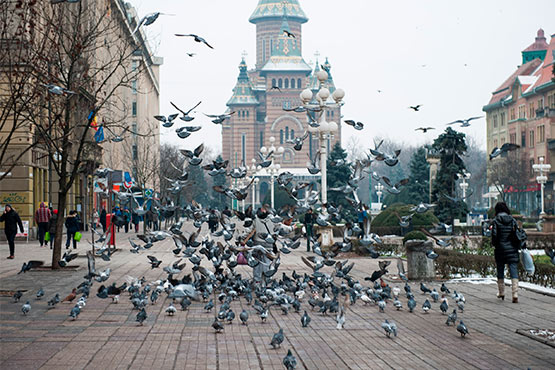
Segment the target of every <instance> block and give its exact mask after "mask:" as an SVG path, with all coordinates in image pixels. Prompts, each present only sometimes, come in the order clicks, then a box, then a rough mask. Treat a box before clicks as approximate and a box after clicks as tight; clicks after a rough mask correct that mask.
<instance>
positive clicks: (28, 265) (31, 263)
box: [17, 261, 44, 275]
mask: <svg viewBox="0 0 555 370" xmlns="http://www.w3.org/2000/svg"><path fill="white" fill-rule="evenodd" d="M43 264H44V262H42V261H29V262H27V263H25V262H24V263H23V266H21V270H20V271H19V272H18V273H17V274H18V275H19V274H21V273H22V272H23V273H26V272H27V271H30V270H31V269H33V268H36V267H40V266H42V265H43Z"/></svg>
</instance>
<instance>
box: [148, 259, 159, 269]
mask: <svg viewBox="0 0 555 370" xmlns="http://www.w3.org/2000/svg"><path fill="white" fill-rule="evenodd" d="M146 257H147V258H148V259H149V260H150V266H151V267H152V268H153V269H154V268H157V267H159V266H160V264H161V263H162V261H160V260H158V258H156V257H155V256H146Z"/></svg>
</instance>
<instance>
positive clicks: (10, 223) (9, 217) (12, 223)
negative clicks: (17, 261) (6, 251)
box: [0, 204, 24, 260]
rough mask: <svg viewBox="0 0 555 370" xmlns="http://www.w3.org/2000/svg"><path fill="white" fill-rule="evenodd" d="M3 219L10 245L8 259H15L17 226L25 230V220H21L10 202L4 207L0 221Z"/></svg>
mask: <svg viewBox="0 0 555 370" xmlns="http://www.w3.org/2000/svg"><path fill="white" fill-rule="evenodd" d="M2 221H4V233H5V234H6V239H7V240H8V245H9V246H10V255H9V256H8V259H9V260H13V259H14V255H15V235H16V234H17V227H18V226H19V230H20V231H21V232H23V231H24V229H23V222H21V218H20V217H19V215H18V214H17V212H16V211H15V210H14V209H13V208H12V206H11V205H10V204H6V207H4V213H3V214H2V216H0V222H2Z"/></svg>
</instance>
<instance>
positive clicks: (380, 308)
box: [378, 299, 386, 313]
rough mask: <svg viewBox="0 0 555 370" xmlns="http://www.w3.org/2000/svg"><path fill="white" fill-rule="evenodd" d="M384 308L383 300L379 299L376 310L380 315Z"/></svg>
mask: <svg viewBox="0 0 555 370" xmlns="http://www.w3.org/2000/svg"><path fill="white" fill-rule="evenodd" d="M385 306H386V303H385V301H384V300H383V299H380V300H379V301H378V309H379V311H380V312H381V313H383V312H384V311H385Z"/></svg>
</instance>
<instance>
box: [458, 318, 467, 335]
mask: <svg viewBox="0 0 555 370" xmlns="http://www.w3.org/2000/svg"><path fill="white" fill-rule="evenodd" d="M457 331H458V332H459V333H461V337H463V338H464V337H465V336H466V335H467V334H468V328H467V327H466V325H465V324H464V323H463V321H462V320H461V321H459V325H457Z"/></svg>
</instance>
